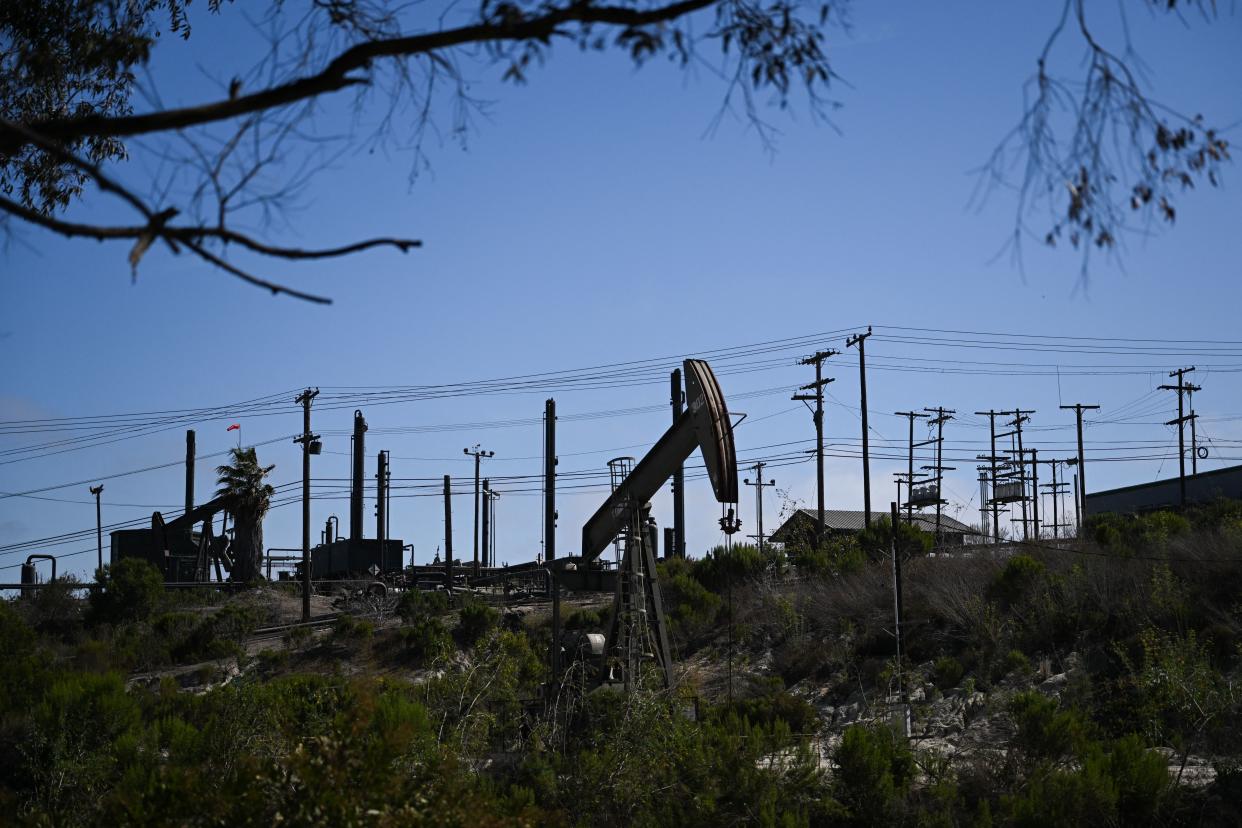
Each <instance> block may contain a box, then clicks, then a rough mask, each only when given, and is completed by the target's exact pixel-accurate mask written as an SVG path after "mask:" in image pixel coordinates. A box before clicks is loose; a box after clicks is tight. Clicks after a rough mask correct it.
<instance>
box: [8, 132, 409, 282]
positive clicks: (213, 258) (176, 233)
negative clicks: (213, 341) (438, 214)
mask: <svg viewBox="0 0 1242 828" xmlns="http://www.w3.org/2000/svg"><path fill="white" fill-rule="evenodd" d="M0 129H9V130H12V131H13V132H14V133H16V134H18V135H22V136H23V137H24V138H25V139H26V140H27V141H28V142H30V143H32V144H35V145H36V146H38V147H39V148H40V149H43V150H44V151H46V152H48V153H50V154H52V155H54V156H56V157H57V158H59V159H61V160H62V161H64V162H65V163H67V164H71V165H73V166H74V167H77V168H78V169H80V170H81V171H82V172H84V173H85V174H86V175H88V176H89V177H90V178H91V179H92V180H94V181H95V183H96V184H97V185H98V186H99V188H100V190H102V191H104V192H108V193H112V194H113V195H115V196H117V197H118V198H121V199H122V200H124V201H125V202H127V203H128V204H129V205H130V206H132V207H133V208H134V209H135V210H137V211H138V212H139V213H141V214H142V216H143V218H145V219H146V220H147V221H146V224H141V225H132V226H120V227H117V226H113V227H107V226H97V225H89V224H80V223H77V222H69V221H63V220H61V219H57V218H53V217H51V216H47V215H44V214H42V213H40V212H39V211H37V210H34V209H33V208H29V207H26V206H24V205H22V204H19V203H17V202H15V201H13V200H12V199H9V198H7V197H4V196H0V210H4V211H5V212H8V213H10V214H12V215H15V216H17V217H19V218H21V219H24V220H26V221H29V222H31V223H33V224H37V225H39V226H41V227H45V228H47V229H49V230H52V231H54V232H57V233H60V234H61V235H64V236H70V237H73V236H79V237H82V236H84V237H87V238H93V239H97V240H100V241H104V240H110V239H134V240H135V243H134V247H133V249H132V250H131V251H130V256H129V258H130V263H131V265H132V266H133V268H134V271H135V272H137V269H138V262H139V260H141V258H142V256H143V254H145V253H146V251H147V250H148V249H149V248H150V246H151V244H152V243H153V242H154V241H155V240H156V239H160V240H162V241H164V242H165V243H166V244H168V246H169V247H170V248H171V249H172V251H173V253H178V252H179V248H178V245H184V246H185V247H186V248H187V249H188V250H190V251H191V252H193V253H194V254H195V255H197V256H198V257H199V258H200V259H202V260H203V261H205V262H207V263H208V264H211V265H213V266H215V267H218V268H220V269H221V270H223V271H225V272H226V273H229V274H231V275H233V276H236V277H237V278H239V279H241V280H242V281H244V282H246V283H247V284H251V285H255V286H256V287H261V288H263V289H265V290H269V291H271V292H272V295H274V296H275V295H280V294H282V293H283V294H285V295H288V296H292V297H294V298H297V299H304V300H306V301H308V302H315V303H318V304H331V303H332V300H331V299H329V298H327V297H324V296H318V295H315V294H311V293H306V292H304V291H300V290H297V289H295V288H290V287H286V286H284V285H280V284H277V283H275V282H271V281H269V280H267V279H263V278H261V277H259V276H255V275H253V274H251V273H247V272H246V271H244V270H242V269H241V268H239V267H237V266H236V265H233V264H231V263H229V262H227V261H225V260H224V259H222V258H220V257H219V256H217V255H216V254H214V253H212V252H211V251H209V250H207V249H206V248H205V247H203V244H202V241H203V239H218V240H220V241H222V242H225V243H228V242H234V243H236V244H240V245H242V246H243V247H246V248H247V249H249V250H253V251H254V252H256V253H261V254H263V255H265V256H271V257H275V258H284V259H323V258H333V257H337V256H345V255H348V254H350V253H356V252H358V251H361V250H366V249H368V248H371V247H380V246H392V247H396V248H397V249H399V250H400V251H401V252H403V253H404V252H406V251H408V250H409V249H410V248H412V247H421V246H422V242H420V241H418V240H416V239H395V238H379V239H368V240H366V241H361V242H356V243H354V244H349V245H345V246H342V247H335V248H325V249H320V250H301V249H298V248H289V247H277V246H274V245H269V244H264V243H263V242H259V241H256V240H254V239H252V238H250V237H249V236H246V235H245V234H242V233H238V232H236V231H234V230H229V229H228V228H226V227H222V226H221V227H197V226H191V227H184V226H183V227H175V226H169V224H168V221H169V220H170V219H172V218H173V217H174V216H175V215H177V212H178V211H177V209H176V208H166V209H164V210H159V211H156V210H155V209H154V208H152V207H150V206H148V205H147V204H146V203H145V202H143V200H142V199H140V198H139V197H138V196H137V195H136V194H134V193H133V192H131V191H130V190H129V189H127V188H126V187H124V186H123V185H121V184H120V183H119V182H117V181H114V180H113V179H112V178H110V177H109V176H107V175H105V174H104V172H103V170H101V169H100V168H99V166H98V165H97V164H92V163H91V162H89V161H87V160H86V159H84V158H81V157H80V156H78V155H76V154H75V153H72V152H70V151H68V150H67V149H65V148H64V147H63V146H60V145H59V144H57V143H56V142H54V141H50V140H48V139H47V138H46V137H44V136H42V135H39V134H38V133H36V132H34V131H33V130H31V129H29V128H28V127H25V126H23V125H21V124H14V123H12V122H9V121H5V120H3V119H0Z"/></svg>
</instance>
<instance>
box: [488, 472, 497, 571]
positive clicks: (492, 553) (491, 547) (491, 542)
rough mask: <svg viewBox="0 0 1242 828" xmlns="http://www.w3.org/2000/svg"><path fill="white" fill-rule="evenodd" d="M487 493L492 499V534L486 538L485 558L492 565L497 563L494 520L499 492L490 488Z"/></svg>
mask: <svg viewBox="0 0 1242 828" xmlns="http://www.w3.org/2000/svg"><path fill="white" fill-rule="evenodd" d="M487 494H488V497H490V498H491V501H492V524H491V529H492V536H491V538H490V539H488V542H487V548H488V552H487V559H488V560H489V561H491V564H492V566H497V563H496V535H497V532H496V524H497V522H498V521H497V520H496V512H497V510H496V505H497V504H496V501H498V500H500V492H498V491H496V490H495V489H491V490H489V491H488V493H487Z"/></svg>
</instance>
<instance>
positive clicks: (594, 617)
mask: <svg viewBox="0 0 1242 828" xmlns="http://www.w3.org/2000/svg"><path fill="white" fill-rule="evenodd" d="M667 596H668V592H667V590H665V603H666V604H667V603H668V600H667ZM602 623H603V621H602V619H601V618H600V615H599V611H598V610H593V609H576V610H574V611H573V612H571V613H570V614H569V615H567V616H565V620H564V622H563V623H562V624H561V626H562V627H564V628H565V629H566V630H598V629H600V627H601V626H602Z"/></svg>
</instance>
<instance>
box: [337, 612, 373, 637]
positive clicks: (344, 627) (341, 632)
mask: <svg viewBox="0 0 1242 828" xmlns="http://www.w3.org/2000/svg"><path fill="white" fill-rule="evenodd" d="M373 635H375V625H374V624H373V623H371V622H370V621H366V620H364V619H361V618H354V617H353V616H352V615H338V616H337V617H336V620H335V621H333V622H332V638H333V640H334V641H342V642H347V641H368V640H370V639H371V637H372V636H373Z"/></svg>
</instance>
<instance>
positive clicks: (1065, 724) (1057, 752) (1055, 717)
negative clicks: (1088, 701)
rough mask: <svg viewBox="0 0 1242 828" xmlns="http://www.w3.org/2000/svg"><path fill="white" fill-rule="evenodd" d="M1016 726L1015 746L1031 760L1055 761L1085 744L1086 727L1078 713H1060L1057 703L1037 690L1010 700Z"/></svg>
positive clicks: (1010, 710)
mask: <svg viewBox="0 0 1242 828" xmlns="http://www.w3.org/2000/svg"><path fill="white" fill-rule="evenodd" d="M1009 713H1010V715H1012V716H1013V720H1014V724H1015V725H1017V729H1018V731H1017V733H1016V734H1015V735H1014V737H1013V740H1012V745H1013V747H1014V748H1016V749H1017V750H1018V751H1020V752H1021V753H1022V754H1023V756H1024V757H1026V758H1027V759H1028V760H1032V761H1056V760H1059V759H1061V758H1063V757H1064V756H1066V755H1067V754H1068V753H1069V752H1070V751H1071V750H1072V749H1073V748H1074V747H1075V746H1077V745H1080V744H1082V743H1083V742H1084V740H1085V737H1086V724H1085V722H1084V721H1083V719H1082V717H1081V716H1080V715H1079V714H1078V712H1077V711H1075V710H1058V709H1057V703H1056V702H1055V701H1054V700H1052V699H1049V698H1047V697H1045V696H1043V695H1041V694H1039V693H1037V692H1035V691H1034V690H1030V691H1027V692H1024V693H1018V694H1017V695H1015V696H1014V697H1013V698H1012V699H1010V701H1009Z"/></svg>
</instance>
